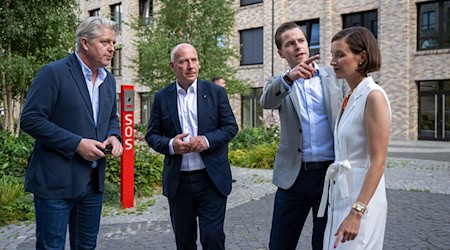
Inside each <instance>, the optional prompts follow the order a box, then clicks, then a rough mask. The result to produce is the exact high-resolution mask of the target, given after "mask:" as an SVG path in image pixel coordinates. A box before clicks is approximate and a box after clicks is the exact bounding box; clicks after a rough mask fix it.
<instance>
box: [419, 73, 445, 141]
mask: <svg viewBox="0 0 450 250" xmlns="http://www.w3.org/2000/svg"><path fill="white" fill-rule="evenodd" d="M419 139H425V140H447V141H448V140H450V80H443V81H421V82H419Z"/></svg>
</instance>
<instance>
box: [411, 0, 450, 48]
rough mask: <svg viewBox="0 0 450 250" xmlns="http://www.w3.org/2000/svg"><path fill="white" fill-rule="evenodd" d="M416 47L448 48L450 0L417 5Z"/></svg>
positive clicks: (449, 43) (449, 45) (449, 41)
mask: <svg viewBox="0 0 450 250" xmlns="http://www.w3.org/2000/svg"><path fill="white" fill-rule="evenodd" d="M417 9H418V11H417V15H418V17H417V20H418V24H417V49H418V50H427V49H443V48H450V0H446V1H443V0H441V1H432V2H426V3H421V4H418V5H417Z"/></svg>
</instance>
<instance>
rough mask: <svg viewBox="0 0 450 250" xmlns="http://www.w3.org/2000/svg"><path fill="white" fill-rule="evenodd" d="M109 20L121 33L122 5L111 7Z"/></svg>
mask: <svg viewBox="0 0 450 250" xmlns="http://www.w3.org/2000/svg"><path fill="white" fill-rule="evenodd" d="M111 19H112V20H113V21H114V22H116V23H117V30H118V31H122V4H120V3H119V4H114V5H111Z"/></svg>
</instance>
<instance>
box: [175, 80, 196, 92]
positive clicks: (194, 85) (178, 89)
mask: <svg viewBox="0 0 450 250" xmlns="http://www.w3.org/2000/svg"><path fill="white" fill-rule="evenodd" d="M176 83H177V84H176V86H177V93H180V94H181V93H182V94H186V93H187V92H194V93H196V92H197V79H195V80H194V82H193V83H192V84H191V86H189V88H188V89H187V91H184V89H183V88H182V87H181V86H180V84H179V83H178V80H177V81H176Z"/></svg>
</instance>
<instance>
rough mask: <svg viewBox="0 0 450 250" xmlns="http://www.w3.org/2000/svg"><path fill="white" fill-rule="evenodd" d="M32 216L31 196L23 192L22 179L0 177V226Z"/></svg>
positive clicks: (29, 218)
mask: <svg viewBox="0 0 450 250" xmlns="http://www.w3.org/2000/svg"><path fill="white" fill-rule="evenodd" d="M33 218H34V206H33V196H32V195H31V194H29V193H25V192H24V187H23V179H19V178H17V177H14V176H6V175H5V176H2V177H0V226H3V225H6V224H8V223H12V222H16V221H26V220H31V219H33Z"/></svg>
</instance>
